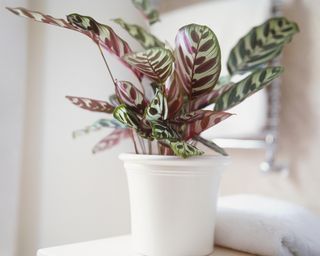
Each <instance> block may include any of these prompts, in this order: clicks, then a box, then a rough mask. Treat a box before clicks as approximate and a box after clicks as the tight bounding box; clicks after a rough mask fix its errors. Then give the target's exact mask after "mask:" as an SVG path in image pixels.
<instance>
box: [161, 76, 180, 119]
mask: <svg viewBox="0 0 320 256" xmlns="http://www.w3.org/2000/svg"><path fill="white" fill-rule="evenodd" d="M165 87H166V95H167V99H168V107H169V113H168V114H169V118H172V117H173V116H174V115H175V114H176V113H177V112H178V111H179V110H180V109H181V107H182V105H183V94H182V86H181V82H180V80H179V78H178V76H177V74H176V71H174V72H173V74H172V75H171V76H170V78H169V79H168V80H167V81H166V84H165Z"/></svg>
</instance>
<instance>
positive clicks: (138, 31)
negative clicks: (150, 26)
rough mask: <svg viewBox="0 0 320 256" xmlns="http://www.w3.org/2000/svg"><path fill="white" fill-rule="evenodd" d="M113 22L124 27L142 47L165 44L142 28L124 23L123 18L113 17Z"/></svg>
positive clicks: (147, 47) (162, 45)
mask: <svg viewBox="0 0 320 256" xmlns="http://www.w3.org/2000/svg"><path fill="white" fill-rule="evenodd" d="M113 21H114V22H115V23H117V24H119V25H120V26H121V27H122V28H123V29H125V30H126V31H127V32H128V33H129V34H130V35H131V36H132V37H133V38H135V39H136V40H137V41H138V42H139V43H140V44H141V46H142V47H143V48H145V49H150V48H154V47H162V48H164V47H165V44H164V43H163V42H161V41H160V40H159V39H158V38H157V37H155V36H154V35H152V34H151V33H149V32H147V31H146V30H145V29H144V28H142V27H140V26H138V25H134V24H129V23H126V22H125V21H124V20H123V19H120V18H119V19H114V20H113Z"/></svg>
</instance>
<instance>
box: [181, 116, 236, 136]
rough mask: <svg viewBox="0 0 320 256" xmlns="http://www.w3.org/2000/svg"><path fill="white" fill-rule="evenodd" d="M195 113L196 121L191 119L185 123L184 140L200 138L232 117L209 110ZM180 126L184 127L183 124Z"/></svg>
mask: <svg viewBox="0 0 320 256" xmlns="http://www.w3.org/2000/svg"><path fill="white" fill-rule="evenodd" d="M193 113H196V114H195V117H194V119H195V120H194V119H192V118H190V121H189V122H188V121H185V127H186V128H185V132H184V135H183V138H184V140H189V139H192V138H193V137H195V136H198V135H199V134H200V133H202V132H203V131H205V130H207V129H209V128H210V127H212V126H214V125H216V124H218V123H220V122H221V121H223V120H225V119H226V118H228V117H230V116H231V115H232V114H230V113H227V112H214V111H208V110H200V111H195V112H193ZM180 125H183V123H180Z"/></svg>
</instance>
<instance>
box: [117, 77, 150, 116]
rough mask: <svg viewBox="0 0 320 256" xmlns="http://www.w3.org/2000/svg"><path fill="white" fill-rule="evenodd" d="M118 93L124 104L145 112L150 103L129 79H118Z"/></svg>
mask: <svg viewBox="0 0 320 256" xmlns="http://www.w3.org/2000/svg"><path fill="white" fill-rule="evenodd" d="M115 89H116V95H117V97H118V99H119V101H120V102H121V103H122V104H125V105H126V106H127V107H130V108H131V109H132V110H134V111H136V112H138V113H140V114H143V113H144V109H145V108H146V107H147V105H148V101H147V100H146V99H145V97H144V95H143V93H142V92H141V91H139V90H138V89H137V88H136V87H135V86H134V85H133V84H132V83H130V82H128V81H116V88H115Z"/></svg>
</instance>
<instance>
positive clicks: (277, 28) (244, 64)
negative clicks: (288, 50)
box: [227, 17, 299, 74]
mask: <svg viewBox="0 0 320 256" xmlns="http://www.w3.org/2000/svg"><path fill="white" fill-rule="evenodd" d="M298 31H299V28H298V25H297V24H296V23H294V22H291V21H289V20H287V19H286V18H284V17H276V18H271V19H269V20H267V21H266V22H264V23H263V24H261V25H260V26H257V27H254V28H252V29H251V30H250V31H249V33H247V34H246V35H245V36H244V37H242V38H241V39H240V40H239V41H238V43H237V44H236V45H235V46H234V48H233V49H232V50H231V52H230V55H229V58H228V62H227V65H228V70H229V73H230V74H234V73H244V72H246V71H248V70H251V69H255V68H257V67H259V66H261V65H263V64H266V63H267V62H269V61H270V60H272V59H273V58H275V57H277V56H278V55H279V54H280V53H281V51H282V48H283V46H284V45H285V44H286V43H289V42H290V41H291V39H292V37H293V36H294V34H296V33H297V32H298Z"/></svg>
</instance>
